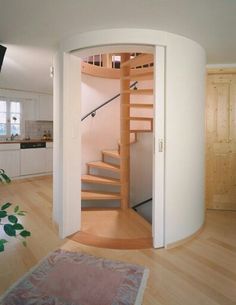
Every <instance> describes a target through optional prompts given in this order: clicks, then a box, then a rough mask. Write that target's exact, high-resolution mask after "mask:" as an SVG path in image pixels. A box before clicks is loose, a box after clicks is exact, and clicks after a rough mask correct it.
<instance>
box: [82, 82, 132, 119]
mask: <svg viewBox="0 0 236 305" xmlns="http://www.w3.org/2000/svg"><path fill="white" fill-rule="evenodd" d="M137 83H138V82H137V81H136V82H134V83H133V84H132V85H130V88H133V87H135V86H136V85H137ZM134 89H135V88H134ZM136 89H137V88H136ZM120 95H121V93H118V94H116V95H115V96H113V97H112V98H110V99H109V100H108V101H106V102H104V103H103V104H101V105H100V106H98V107H96V108H95V109H93V110H92V111H90V112H89V113H87V114H86V115H84V116H83V117H82V119H81V122H82V121H84V120H85V119H86V118H87V117H89V116H90V115H91V116H92V117H95V115H96V111H97V110H98V109H100V108H102V107H103V106H105V105H107V104H109V103H110V102H112V101H113V100H115V99H116V98H117V97H119V96H120Z"/></svg>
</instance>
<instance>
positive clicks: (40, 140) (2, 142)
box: [0, 139, 53, 144]
mask: <svg viewBox="0 0 236 305" xmlns="http://www.w3.org/2000/svg"><path fill="white" fill-rule="evenodd" d="M36 142H53V140H42V139H31V140H12V141H11V140H8V141H6V140H3V141H1V140H0V144H17V143H36Z"/></svg>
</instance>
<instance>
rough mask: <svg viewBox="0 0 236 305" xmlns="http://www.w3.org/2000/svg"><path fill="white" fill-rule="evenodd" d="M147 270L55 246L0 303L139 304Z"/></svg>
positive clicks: (18, 304)
mask: <svg viewBox="0 0 236 305" xmlns="http://www.w3.org/2000/svg"><path fill="white" fill-rule="evenodd" d="M147 277H148V270H147V269H145V268H143V267H140V266H137V265H132V264H127V263H123V262H119V261H112V260H108V259H104V258H99V257H94V256H91V255H87V254H84V253H80V252H79V253H77V252H68V251H64V250H60V249H59V250H56V251H54V252H53V253H51V254H50V255H49V256H47V257H46V258H45V259H43V260H42V261H41V262H40V263H39V264H38V265H37V266H36V267H34V268H33V269H32V270H30V272H29V273H27V274H26V275H25V276H24V277H23V278H21V279H20V280H19V281H18V282H17V283H16V284H15V285H14V286H12V287H11V288H10V289H9V290H8V291H7V292H6V293H5V294H4V295H3V296H2V297H1V298H0V304H1V305H36V304H37V305H140V304H142V297H143V292H144V289H145V286H146V281H147Z"/></svg>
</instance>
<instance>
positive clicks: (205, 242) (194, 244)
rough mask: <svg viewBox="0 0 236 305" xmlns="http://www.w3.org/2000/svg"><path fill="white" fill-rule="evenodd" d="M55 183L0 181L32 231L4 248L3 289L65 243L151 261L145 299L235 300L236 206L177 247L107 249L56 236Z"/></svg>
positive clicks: (0, 189)
mask: <svg viewBox="0 0 236 305" xmlns="http://www.w3.org/2000/svg"><path fill="white" fill-rule="evenodd" d="M51 187H52V183H51V179H50V178H49V177H47V178H39V179H28V180H26V181H25V180H24V181H18V182H16V183H15V182H13V183H12V184H11V185H8V186H0V194H1V202H5V201H10V202H14V203H16V204H20V206H21V207H22V209H25V210H27V211H28V214H27V216H26V217H25V220H24V224H25V226H26V227H27V228H28V229H30V230H31V231H32V237H31V238H30V239H29V240H28V247H27V248H24V247H23V246H22V245H21V244H19V242H17V241H13V242H11V243H10V244H9V245H8V246H7V249H6V251H5V252H4V253H0V293H2V292H3V291H4V290H5V289H7V288H8V287H9V285H11V284H12V283H14V282H15V280H17V279H18V278H19V277H21V276H22V275H23V274H24V273H25V272H27V271H28V270H29V269H30V268H31V267H32V266H34V265H35V264H36V263H37V262H38V261H39V260H40V259H42V258H43V257H44V256H45V255H46V254H48V253H49V252H50V251H52V250H54V249H56V248H58V247H62V248H63V249H67V250H72V251H83V252H86V253H90V254H93V255H97V256H102V257H105V258H110V259H115V260H122V261H127V262H131V263H136V264H140V265H144V266H146V267H148V268H149V270H150V276H149V280H148V284H147V288H146V290H145V295H144V301H143V305H185V304H186V305H217V304H221V305H235V304H236V213H235V212H230V211H227V212H224V211H208V212H207V216H206V225H205V227H204V229H203V232H202V233H201V234H200V235H198V236H197V237H196V238H195V239H194V240H192V241H190V242H188V243H186V244H184V245H183V246H180V247H177V248H175V249H170V250H165V249H162V250H154V249H144V250H112V249H104V248H103V249H102V248H96V247H91V246H85V245H82V244H79V243H77V242H74V241H72V240H60V239H59V238H58V237H57V231H56V227H55V226H54V225H53V223H52V219H51V201H52V190H51Z"/></svg>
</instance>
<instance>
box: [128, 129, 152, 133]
mask: <svg viewBox="0 0 236 305" xmlns="http://www.w3.org/2000/svg"><path fill="white" fill-rule="evenodd" d="M131 132H152V129H131V130H130V133H131Z"/></svg>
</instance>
